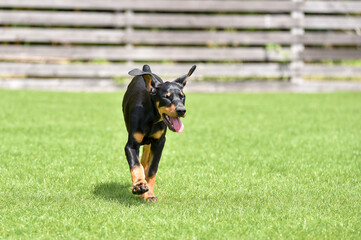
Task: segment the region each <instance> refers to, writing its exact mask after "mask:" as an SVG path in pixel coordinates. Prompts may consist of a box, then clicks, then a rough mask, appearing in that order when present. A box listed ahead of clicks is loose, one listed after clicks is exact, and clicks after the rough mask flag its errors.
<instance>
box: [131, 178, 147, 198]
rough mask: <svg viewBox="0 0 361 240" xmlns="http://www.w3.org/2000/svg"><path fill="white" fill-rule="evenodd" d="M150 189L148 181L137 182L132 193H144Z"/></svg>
mask: <svg viewBox="0 0 361 240" xmlns="http://www.w3.org/2000/svg"><path fill="white" fill-rule="evenodd" d="M148 191H149V187H148V185H147V182H145V181H144V182H140V183H139V182H137V183H135V184H134V185H133V188H132V193H133V194H137V195H138V194H143V193H146V192H148Z"/></svg>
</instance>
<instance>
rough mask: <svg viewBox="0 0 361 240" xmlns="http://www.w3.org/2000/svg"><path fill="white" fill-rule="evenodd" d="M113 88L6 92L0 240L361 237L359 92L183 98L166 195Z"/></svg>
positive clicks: (0, 125)
mask: <svg viewBox="0 0 361 240" xmlns="http://www.w3.org/2000/svg"><path fill="white" fill-rule="evenodd" d="M122 97H123V92H118V93H62V92H37V91H7V90H0V238H5V239H6V238H9V239H14V238H15V239H17V238H21V239H55V238H59V239H62V238H63V239H101V238H103V239H249V238H251V239H255V238H257V239H264V238H276V239H294V238H295V239H304V238H306V239H307V238H308V239H358V238H360V237H361V94H360V93H327V94H286V93H282V94H244V93H234V94H196V93H192V94H190V93H189V94H187V104H186V106H187V117H186V118H185V119H184V120H183V122H184V125H185V129H184V132H183V133H181V134H177V133H172V132H168V133H167V142H166V146H165V150H164V152H163V157H162V159H161V162H160V166H159V171H158V175H157V180H156V194H157V196H158V198H159V202H158V203H155V204H154V203H144V202H142V201H140V198H139V196H134V195H133V194H132V193H131V179H130V173H129V169H128V164H127V161H126V159H125V155H124V150H123V149H124V145H125V143H126V140H127V133H126V130H125V126H124V121H123V116H122V110H121V102H122Z"/></svg>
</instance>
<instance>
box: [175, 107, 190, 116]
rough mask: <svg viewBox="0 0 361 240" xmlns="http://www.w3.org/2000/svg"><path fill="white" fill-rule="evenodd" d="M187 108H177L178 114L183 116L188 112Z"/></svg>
mask: <svg viewBox="0 0 361 240" xmlns="http://www.w3.org/2000/svg"><path fill="white" fill-rule="evenodd" d="M186 111H187V110H186V108H185V107H179V108H177V109H176V112H177V114H178V116H181V117H183V116H184V115H185V114H186Z"/></svg>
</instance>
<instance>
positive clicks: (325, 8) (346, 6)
mask: <svg viewBox="0 0 361 240" xmlns="http://www.w3.org/2000/svg"><path fill="white" fill-rule="evenodd" d="M301 9H302V10H303V11H305V12H309V13H360V12H361V2H360V1H305V2H304V4H303V6H302V7H301Z"/></svg>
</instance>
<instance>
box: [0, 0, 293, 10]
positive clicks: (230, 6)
mask: <svg viewBox="0 0 361 240" xmlns="http://www.w3.org/2000/svg"><path fill="white" fill-rule="evenodd" d="M0 7H7V8H15V7H18V8H39V9H49V8H51V9H87V10H90V9H96V10H98V9H99V10H116V11H117V10H145V11H154V10H157V11H177V12H178V11H190V12H202V11H211V12H219V11H222V12H223V11H227V12H249V11H252V12H289V11H291V10H292V9H293V8H294V7H295V5H294V4H292V3H291V2H287V1H229V0H225V1H214V0H211V1H209V0H204V1H201V0H193V1H180V0H173V1H166V0H153V1H151V2H149V1H147V0H122V1H118V0H102V1H96V0H88V1H82V0H52V1H41V0H26V1H24V0H0Z"/></svg>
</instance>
